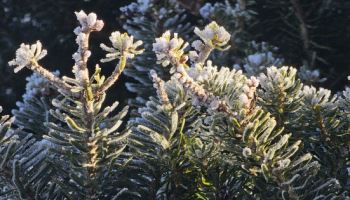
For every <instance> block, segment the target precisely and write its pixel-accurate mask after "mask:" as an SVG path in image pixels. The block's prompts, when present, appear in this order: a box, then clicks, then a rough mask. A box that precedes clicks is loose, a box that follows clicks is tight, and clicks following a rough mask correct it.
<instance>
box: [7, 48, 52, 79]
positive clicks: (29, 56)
mask: <svg viewBox="0 0 350 200" xmlns="http://www.w3.org/2000/svg"><path fill="white" fill-rule="evenodd" d="M46 54H47V51H46V49H42V44H41V42H40V41H37V42H36V43H35V44H32V45H27V44H23V43H22V44H21V46H20V48H19V49H17V51H16V58H15V59H13V60H11V61H10V62H9V63H8V64H9V65H10V66H15V69H14V72H15V73H17V72H18V71H20V70H21V69H23V68H24V67H26V66H29V65H30V64H31V63H32V62H37V61H39V60H40V59H42V58H43V57H45V56H46Z"/></svg>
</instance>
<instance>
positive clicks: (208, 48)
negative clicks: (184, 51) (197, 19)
mask: <svg viewBox="0 0 350 200" xmlns="http://www.w3.org/2000/svg"><path fill="white" fill-rule="evenodd" d="M194 33H195V34H196V35H197V36H199V37H200V38H201V40H202V41H200V40H195V41H194V42H192V47H193V48H194V49H195V50H196V51H190V52H189V56H190V59H191V60H193V61H194V62H195V63H196V64H200V65H203V64H204V63H205V61H206V60H207V59H208V57H209V55H210V53H211V52H212V51H213V50H214V49H218V50H221V51H225V50H227V49H229V48H230V46H229V45H227V43H228V42H229V40H230V37H231V35H230V34H229V33H228V32H227V31H226V30H225V28H224V27H222V26H219V25H218V24H217V23H216V22H212V23H210V24H208V25H207V26H206V27H205V28H204V29H203V30H200V29H199V28H197V27H196V28H195V29H194ZM197 52H198V53H197Z"/></svg>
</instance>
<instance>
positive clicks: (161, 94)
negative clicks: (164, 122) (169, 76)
mask: <svg viewBox="0 0 350 200" xmlns="http://www.w3.org/2000/svg"><path fill="white" fill-rule="evenodd" d="M150 75H151V77H152V80H153V87H154V88H155V89H156V90H157V95H158V98H159V99H160V101H161V103H162V105H164V108H165V109H166V110H171V109H172V108H173V106H172V105H171V103H170V100H169V97H168V94H167V93H166V90H165V86H164V81H163V80H162V79H161V78H159V77H158V75H157V73H156V71H154V70H151V71H150Z"/></svg>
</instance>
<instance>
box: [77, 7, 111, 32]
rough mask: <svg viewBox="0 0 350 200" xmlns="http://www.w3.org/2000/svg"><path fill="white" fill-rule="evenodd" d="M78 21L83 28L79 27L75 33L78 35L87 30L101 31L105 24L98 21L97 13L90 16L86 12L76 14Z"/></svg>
mask: <svg viewBox="0 0 350 200" xmlns="http://www.w3.org/2000/svg"><path fill="white" fill-rule="evenodd" d="M75 15H76V16H77V19H78V21H79V23H80V25H81V27H77V28H76V29H75V30H74V33H75V34H76V35H78V34H79V33H81V32H84V31H86V30H94V31H100V30H101V29H102V28H103V26H104V23H103V21H102V20H97V15H96V14H95V13H89V14H88V15H87V14H86V13H85V12H84V11H82V10H81V11H79V12H75Z"/></svg>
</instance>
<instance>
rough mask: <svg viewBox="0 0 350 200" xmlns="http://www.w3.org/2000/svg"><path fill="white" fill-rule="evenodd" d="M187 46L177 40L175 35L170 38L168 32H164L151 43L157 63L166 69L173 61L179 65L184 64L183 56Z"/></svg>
mask: <svg viewBox="0 0 350 200" xmlns="http://www.w3.org/2000/svg"><path fill="white" fill-rule="evenodd" d="M187 46H188V43H187V42H185V41H184V40H183V39H181V38H179V37H178V34H177V33H174V37H173V38H171V33H170V31H166V32H165V33H163V35H162V36H161V37H159V38H156V42H155V43H153V51H154V52H155V53H156V56H157V63H158V64H162V66H163V67H166V66H168V65H169V64H170V63H171V62H172V61H173V60H177V61H179V62H181V63H183V62H186V60H187V59H186V57H185V56H183V54H184V49H185V48H186V47H187Z"/></svg>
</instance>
